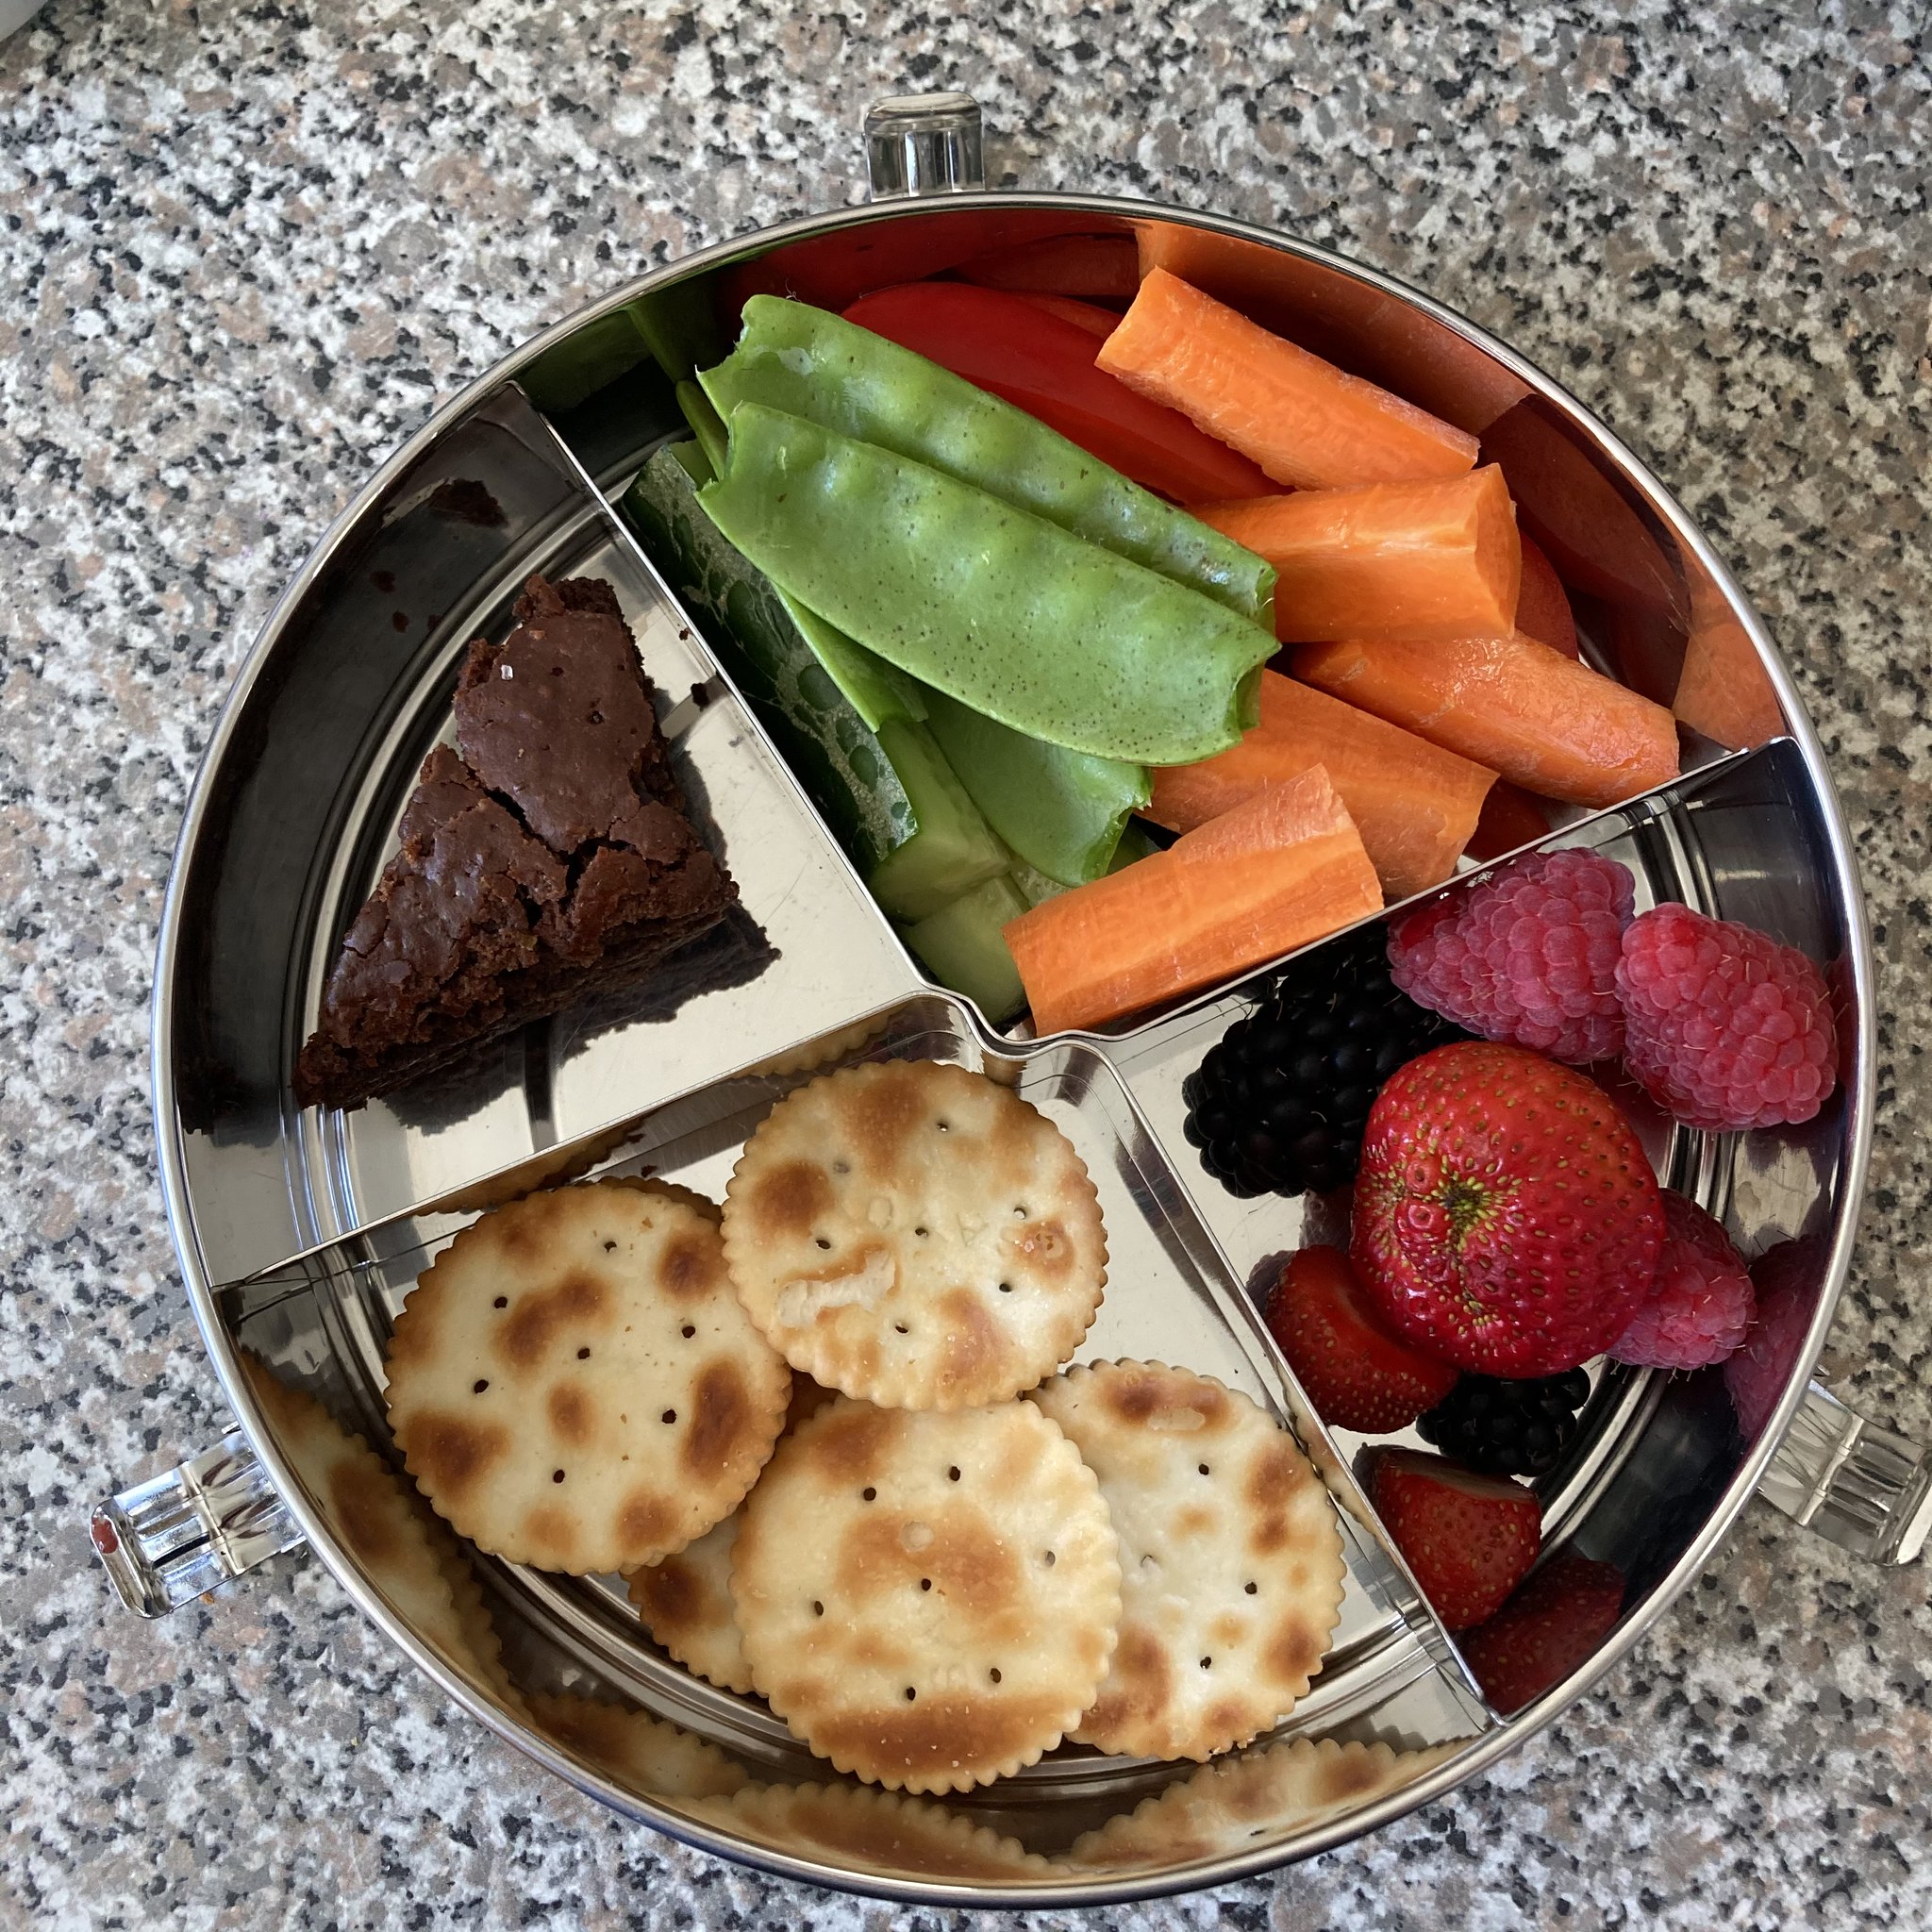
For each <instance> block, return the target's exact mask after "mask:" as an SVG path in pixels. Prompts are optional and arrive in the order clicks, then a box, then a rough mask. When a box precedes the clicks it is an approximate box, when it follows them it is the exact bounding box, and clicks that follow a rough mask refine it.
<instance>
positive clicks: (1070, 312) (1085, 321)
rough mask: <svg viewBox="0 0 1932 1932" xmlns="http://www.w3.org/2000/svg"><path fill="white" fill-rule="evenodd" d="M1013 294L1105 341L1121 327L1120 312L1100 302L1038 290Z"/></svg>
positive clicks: (1023, 290) (1014, 291)
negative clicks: (1048, 293)
mask: <svg viewBox="0 0 1932 1932" xmlns="http://www.w3.org/2000/svg"><path fill="white" fill-rule="evenodd" d="M1011 292H1012V293H1014V294H1016V295H1017V296H1019V298H1020V299H1021V301H1023V302H1030V303H1031V304H1032V305H1033V307H1034V308H1043V309H1044V310H1045V311H1046V313H1047V314H1049V315H1058V317H1059V319H1060V320H1061V321H1062V322H1071V323H1072V324H1073V325H1074V326H1075V327H1076V328H1084V329H1085V330H1086V331H1087V333H1088V334H1089V335H1090V336H1098V337H1099V338H1100V339H1101V340H1102V341H1106V340H1107V338H1108V336H1110V335H1112V333H1113V332H1114V330H1115V329H1117V328H1118V327H1119V326H1120V325H1121V318H1120V311H1119V310H1118V309H1114V308H1102V307H1101V306H1100V304H1099V303H1098V302H1082V301H1079V300H1078V299H1077V298H1076V297H1074V296H1072V295H1043V294H1041V292H1040V291H1039V290H1037V289H1015V290H1013V291H1011Z"/></svg>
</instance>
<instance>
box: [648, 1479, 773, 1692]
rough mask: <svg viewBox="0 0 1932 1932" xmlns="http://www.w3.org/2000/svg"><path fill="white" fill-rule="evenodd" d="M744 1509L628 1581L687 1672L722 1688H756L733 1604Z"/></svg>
mask: <svg viewBox="0 0 1932 1932" xmlns="http://www.w3.org/2000/svg"><path fill="white" fill-rule="evenodd" d="M743 1518H744V1511H743V1510H742V1509H741V1508H740V1509H735V1510H733V1511H732V1513H731V1514H730V1515H729V1516H727V1517H726V1518H725V1519H724V1522H723V1523H721V1524H718V1525H717V1526H716V1527H715V1528H712V1529H708V1530H706V1532H705V1533H704V1535H703V1536H701V1537H699V1538H698V1539H697V1540H696V1541H694V1542H690V1543H687V1544H686V1545H685V1546H684V1548H683V1549H681V1550H678V1551H677V1552H675V1554H674V1555H672V1556H669V1557H659V1558H658V1561H657V1562H655V1563H646V1564H645V1565H644V1567H643V1568H642V1569H641V1570H633V1571H632V1572H631V1573H630V1575H629V1576H628V1577H627V1578H626V1579H625V1580H626V1582H627V1583H628V1585H629V1588H630V1600H631V1603H632V1605H633V1606H634V1607H636V1610H637V1613H638V1617H639V1619H640V1621H641V1623H642V1624H643V1626H644V1628H645V1629H646V1630H648V1631H649V1632H650V1634H651V1638H652V1641H654V1642H658V1643H661V1644H662V1645H663V1646H664V1648H665V1649H666V1650H668V1651H669V1652H670V1653H671V1655H672V1656H673V1657H675V1658H676V1660H677V1661H678V1662H679V1663H681V1664H682V1665H683V1666H684V1667H685V1669H686V1670H688V1671H695V1672H696V1673H697V1674H698V1675H699V1676H701V1677H702V1678H704V1680H705V1681H706V1682H707V1683H708V1684H715V1685H717V1686H718V1688H719V1689H720V1690H721V1691H740V1692H744V1691H749V1690H750V1689H751V1688H752V1683H751V1666H750V1664H748V1663H747V1662H746V1661H745V1657H744V1643H743V1641H742V1639H741V1637H740V1635H739V1631H738V1615H737V1612H736V1611H735V1610H734V1609H733V1608H732V1604H731V1553H732V1551H733V1550H734V1549H735V1548H736V1547H737V1544H738V1526H739V1524H740V1523H741V1522H742V1521H743Z"/></svg>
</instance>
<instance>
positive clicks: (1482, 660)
mask: <svg viewBox="0 0 1932 1932" xmlns="http://www.w3.org/2000/svg"><path fill="white" fill-rule="evenodd" d="M1290 668H1291V670H1292V671H1293V673H1294V675H1296V676H1297V677H1299V678H1301V679H1303V680H1304V681H1305V682H1307V683H1308V684H1312V685H1314V686H1315V687H1316V688H1317V689H1318V690H1321V691H1326V692H1328V694H1329V695H1330V696H1331V697H1339V698H1345V699H1346V700H1347V701H1348V702H1349V703H1350V704H1352V705H1359V706H1360V707H1361V708H1363V709H1364V710H1365V711H1373V712H1374V714H1375V715H1376V716H1377V717H1378V718H1386V719H1388V720H1389V722H1390V723H1391V724H1400V725H1402V726H1403V727H1404V729H1405V730H1408V731H1413V732H1415V733H1416V734H1417V735H1418V736H1419V737H1422V738H1426V739H1427V740H1428V741H1429V742H1430V743H1431V744H1440V745H1441V746H1442V747H1443V749H1444V750H1446V751H1454V752H1460V753H1461V754H1462V756H1463V757H1464V758H1474V759H1475V760H1476V761H1477V762H1478V763H1480V764H1485V765H1488V766H1490V767H1491V769H1492V770H1494V771H1497V772H1500V773H1501V774H1502V775H1503V776H1504V777H1506V778H1507V779H1509V780H1510V781H1511V782H1512V783H1513V784H1517V785H1521V786H1522V787H1523V788H1524V791H1534V792H1536V793H1537V794H1538V795H1539V796H1540V797H1542V798H1560V799H1563V800H1565V801H1567V802H1568V803H1570V804H1572V805H1587V806H1592V807H1595V806H1604V805H1617V804H1619V803H1621V802H1622V801H1623V800H1624V799H1626V798H1630V797H1632V796H1634V795H1635V794H1636V793H1637V792H1640V791H1648V790H1649V788H1650V787H1651V786H1653V785H1661V784H1662V783H1663V782H1664V781H1665V780H1666V779H1669V778H1674V777H1675V776H1676V775H1677V726H1676V721H1675V720H1674V718H1673V717H1672V716H1671V714H1670V713H1669V712H1668V711H1667V710H1665V709H1664V708H1663V707H1662V706H1661V705H1655V704H1652V703H1651V701H1650V700H1649V699H1648V698H1646V697H1640V696H1639V695H1638V694H1637V692H1635V691H1629V690H1626V689H1625V688H1624V686H1623V685H1621V684H1617V683H1615V682H1613V681H1612V680H1611V679H1609V678H1607V677H1601V676H1599V675H1597V673H1595V672H1594V671H1591V670H1590V669H1589V668H1588V667H1587V666H1586V665H1583V664H1576V663H1573V662H1572V661H1571V660H1570V659H1569V658H1565V657H1562V656H1560V655H1559V654H1558V653H1557V652H1555V651H1553V650H1551V649H1550V647H1549V646H1548V645H1547V644H1540V643H1538V642H1537V641H1536V640H1535V639H1534V638H1526V637H1523V636H1521V635H1516V634H1512V635H1511V636H1509V637H1498V638H1461V639H1458V640H1457V641H1455V642H1454V643H1448V644H1419V643H1374V644H1358V643H1331V644H1301V645H1298V646H1296V648H1295V649H1294V651H1293V652H1292V653H1291V659H1290Z"/></svg>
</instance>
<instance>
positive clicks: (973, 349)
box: [845, 282, 1279, 504]
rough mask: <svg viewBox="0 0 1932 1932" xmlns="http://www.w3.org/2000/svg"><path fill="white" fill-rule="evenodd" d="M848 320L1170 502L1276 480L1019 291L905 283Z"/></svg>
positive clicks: (871, 298)
mask: <svg viewBox="0 0 1932 1932" xmlns="http://www.w3.org/2000/svg"><path fill="white" fill-rule="evenodd" d="M845 319H846V321H848V322H853V323H857V324H858V325H859V326H860V327H861V328H869V329H871V330H872V331H873V333H874V335H881V336H885V337H886V338H887V339H888V340H889V341H895V342H897V343H899V344H900V346H901V347H902V348H908V349H910V350H912V351H913V352H914V353H915V354H917V355H921V356H924V357H925V358H927V359H928V360H929V361H933V362H937V363H938V364H939V365H940V366H941V368H942V369H950V370H951V371H952V372H953V374H954V375H960V376H964V377H965V379H966V380H967V381H968V382H971V383H974V384H975V385H977V387H979V388H980V389H983V390H987V391H991V393H992V394H993V395H996V396H1002V397H1004V398H1005V399H1006V400H1007V401H1008V402H1009V403H1011V404H1013V405H1014V406H1015V407H1016V408H1022V409H1024V410H1025V411H1026V412H1027V414H1028V415H1030V416H1035V417H1038V418H1039V420H1040V421H1041V422H1042V423H1044V424H1045V425H1047V426H1048V427H1049V428H1052V429H1057V430H1058V431H1059V433H1060V434H1061V435H1062V436H1064V437H1065V438H1066V439H1067V440H1068V441H1070V442H1075V443H1078V444H1079V446H1080V447H1081V448H1082V449H1084V450H1085V451H1086V452H1087V453H1088V454H1089V455H1090V456H1094V457H1098V458H1100V460H1101V461H1102V462H1103V463H1106V464H1108V466H1109V467H1111V468H1113V469H1116V470H1118V471H1119V472H1120V473H1121V475H1124V476H1129V477H1131V478H1132V479H1133V480H1134V481H1135V482H1136V483H1139V484H1141V486H1142V487H1143V488H1145V489H1148V490H1158V491H1159V492H1160V493H1161V494H1162V495H1163V496H1169V497H1172V498H1174V501H1175V502H1177V503H1184V504H1185V503H1206V502H1210V501H1213V500H1214V499H1216V498H1221V497H1229V496H1266V495H1270V494H1273V493H1274V492H1276V491H1278V489H1279V485H1277V484H1274V483H1271V482H1270V481H1269V480H1268V478H1267V477H1266V476H1265V475H1262V473H1261V472H1260V471H1259V470H1258V469H1257V468H1256V467H1255V465H1254V464H1253V463H1251V462H1250V461H1249V460H1248V459H1247V458H1246V457H1244V456H1241V455H1240V454H1239V453H1238V452H1236V451H1234V450H1232V449H1230V448H1228V446H1227V445H1226V444H1225V443H1224V442H1217V441H1215V440H1214V438H1212V437H1211V436H1208V435H1207V434H1205V433H1204V432H1203V431H1201V430H1199V429H1196V428H1195V427H1194V425H1192V424H1191V423H1190V422H1189V421H1188V419H1187V418H1186V417H1185V416H1183V415H1182V414H1181V413H1180V411H1179V410H1178V409H1170V408H1165V407H1163V406H1162V405H1161V404H1159V403H1151V402H1149V401H1148V400H1147V399H1146V398H1145V397H1144V396H1138V395H1136V394H1135V393H1134V391H1132V390H1130V389H1129V388H1128V387H1127V386H1126V384H1125V383H1124V382H1122V381H1120V380H1119V379H1118V378H1117V377H1115V376H1112V375H1108V373H1107V372H1106V370H1104V369H1099V368H1096V367H1095V366H1094V360H1093V358H1094V355H1095V353H1096V352H1097V350H1098V348H1099V340H1098V338H1096V337H1095V336H1094V335H1093V334H1092V333H1091V332H1090V331H1089V330H1087V329H1085V328H1083V327H1081V326H1080V325H1078V324H1076V323H1073V322H1068V321H1065V320H1063V319H1062V318H1061V317H1059V316H1058V315H1053V314H1049V313H1047V312H1046V311H1045V310H1044V309H1042V308H1038V307H1036V306H1035V305H1034V304H1033V303H1030V302H1028V301H1027V300H1026V299H1025V297H1024V296H1022V295H1015V294H1009V293H1008V292H1007V291H1005V290H1002V289H981V288H976V287H974V286H973V285H972V284H970V283H966V282H904V283H901V284H900V285H899V286H898V287H896V288H891V289H880V290H878V291H876V292H874V293H873V294H870V295H863V296H861V297H860V298H859V299H858V301H857V302H855V303H854V304H853V305H852V306H851V308H848V309H846V310H845Z"/></svg>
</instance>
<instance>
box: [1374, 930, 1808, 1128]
mask: <svg viewBox="0 0 1932 1932" xmlns="http://www.w3.org/2000/svg"><path fill="white" fill-rule="evenodd" d="M1397 978H1398V980H1399V979H1400V975H1399V974H1398V975H1397ZM1617 997H1618V999H1619V1000H1620V1001H1621V1002H1622V1004H1623V1008H1624V1065H1625V1066H1627V1067H1628V1068H1629V1070H1630V1072H1631V1074H1633V1075H1634V1076H1635V1077H1636V1079H1637V1080H1638V1082H1639V1083H1640V1084H1641V1086H1642V1088H1643V1090H1644V1091H1645V1092H1647V1093H1648V1094H1649V1095H1650V1097H1651V1098H1652V1099H1653V1100H1655V1101H1656V1102H1657V1105H1658V1106H1659V1107H1662V1108H1667V1109H1668V1110H1669V1111H1670V1112H1671V1113H1673V1114H1674V1115H1675V1116H1676V1118H1677V1119H1678V1120H1680V1121H1682V1122H1683V1123H1684V1124H1686V1125H1687V1126H1692V1127H1705V1128H1708V1129H1711V1130H1712V1131H1714V1132H1718V1133H1735V1132H1738V1131H1740V1129H1742V1128H1745V1127H1770V1126H1776V1125H1779V1124H1782V1123H1787V1122H1789V1123H1796V1122H1799V1121H1808V1120H1809V1119H1810V1118H1811V1116H1812V1115H1813V1114H1815V1113H1816V1112H1817V1111H1818V1109H1819V1108H1820V1107H1821V1106H1823V1105H1824V1099H1825V1096H1826V1095H1827V1094H1828V1093H1830V1091H1832V1089H1833V1088H1834V1087H1836V1086H1837V1085H1838V1035H1837V1032H1836V1030H1835V1028H1834V1026H1833V1024H1832V1012H1831V995H1830V994H1829V993H1828V992H1827V991H1825V987H1824V974H1821V973H1820V972H1819V970H1818V968H1817V967H1816V966H1814V965H1813V964H1812V963H1811V961H1810V960H1809V959H1807V958H1806V957H1805V956H1804V954H1803V953H1801V952H1799V951H1798V949H1797V948H1796V947H1795V946H1781V945H1779V944H1778V942H1777V941H1775V940H1774V939H1772V938H1771V937H1770V936H1769V935H1768V934H1765V933H1761V932H1758V931H1756V930H1755V929H1754V928H1753V927H1751V926H1748V925H1738V924H1734V923H1733V922H1732V921H1730V920H1727V919H1707V918H1706V917H1705V916H1704V915H1703V913H1701V912H1693V911H1691V908H1689V907H1688V906H1659V907H1657V908H1655V910H1653V911H1650V912H1646V913H1645V914H1644V915H1643V916H1642V918H1641V919H1638V920H1635V921H1633V922H1632V924H1631V925H1630V927H1629V929H1628V930H1627V931H1626V932H1625V933H1624V955H1623V958H1621V959H1619V960H1618V962H1617Z"/></svg>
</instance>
